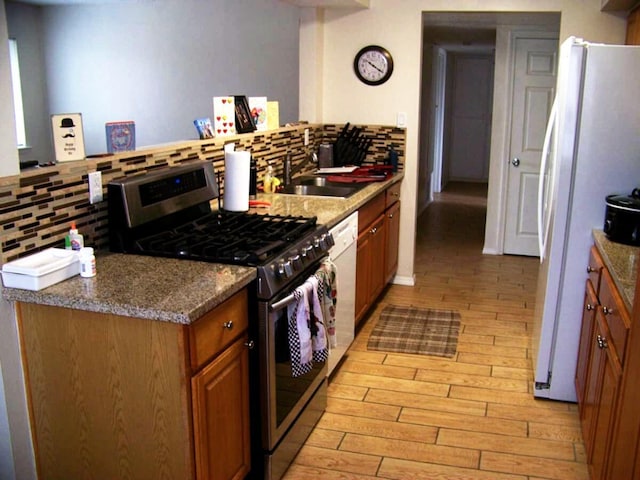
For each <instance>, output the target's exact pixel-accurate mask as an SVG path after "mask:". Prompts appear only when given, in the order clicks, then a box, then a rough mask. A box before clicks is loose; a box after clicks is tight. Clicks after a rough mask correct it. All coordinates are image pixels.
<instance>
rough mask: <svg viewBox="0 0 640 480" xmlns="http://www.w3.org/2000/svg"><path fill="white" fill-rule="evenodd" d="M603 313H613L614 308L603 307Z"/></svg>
mask: <svg viewBox="0 0 640 480" xmlns="http://www.w3.org/2000/svg"><path fill="white" fill-rule="evenodd" d="M602 313H604V314H605V315H613V308H609V307H602Z"/></svg>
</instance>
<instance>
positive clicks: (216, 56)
mask: <svg viewBox="0 0 640 480" xmlns="http://www.w3.org/2000/svg"><path fill="white" fill-rule="evenodd" d="M7 10H8V11H9V8H7ZM34 10H35V11H37V12H38V13H39V16H40V18H41V24H42V33H41V36H42V45H43V57H44V65H43V70H44V72H45V75H46V78H47V82H46V87H47V95H48V102H49V104H48V106H47V108H46V110H45V111H44V112H42V111H41V112H39V113H40V116H41V117H44V118H46V119H47V120H48V119H49V114H50V113H73V112H81V113H82V116H83V125H84V138H85V150H86V152H87V154H96V153H103V152H105V151H106V138H105V127H104V124H105V123H106V122H109V121H116V120H134V121H135V122H136V140H137V142H136V143H137V145H138V146H148V145H155V144H160V143H166V142H174V141H180V140H186V139H196V138H197V132H196V129H195V127H194V125H193V120H194V119H195V118H198V117H213V103H212V98H213V97H214V96H217V95H247V96H263V95H264V96H267V97H268V98H269V99H270V100H278V101H279V102H280V119H281V122H282V123H285V122H293V121H296V120H298V99H299V95H298V83H299V79H298V47H299V41H298V39H299V16H300V11H299V9H298V8H297V7H295V6H292V5H288V4H285V3H282V2H280V1H278V0H261V1H260V2H254V1H248V0H244V1H234V2H229V1H227V0H208V1H206V2H203V1H200V0H165V1H162V2H134V1H125V2H118V3H109V4H90V5H72V4H71V5H64V6H47V7H33V6H29V5H22V4H12V5H11V13H15V12H16V11H30V13H29V17H33V13H32V12H33V11H34ZM24 17H25V15H22V16H20V15H16V14H12V15H10V16H9V15H8V20H9V22H10V25H9V29H10V30H14V31H15V32H16V34H17V35H20V36H22V34H23V32H24V28H23V26H24V20H25V18H24ZM14 19H17V20H21V23H19V24H17V25H15V29H14V28H12V27H14V24H13V21H14ZM36 20H37V19H36ZM22 43H25V47H26V42H21V43H19V45H18V48H21V44H22ZM31 43H33V42H31ZM36 133H37V132H36ZM44 136H45V139H44V140H46V143H47V146H49V148H48V151H47V152H45V153H47V154H48V155H49V158H45V159H40V160H41V161H42V160H43V161H51V160H53V159H54V156H53V152H52V148H51V139H50V137H51V135H50V126H49V124H48V123H47V128H46V129H45V131H44Z"/></svg>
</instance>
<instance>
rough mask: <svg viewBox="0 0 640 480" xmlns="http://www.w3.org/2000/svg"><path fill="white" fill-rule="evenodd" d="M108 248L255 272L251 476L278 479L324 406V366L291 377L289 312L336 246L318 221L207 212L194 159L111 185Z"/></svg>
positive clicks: (211, 186) (210, 195) (209, 191)
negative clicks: (296, 295)
mask: <svg viewBox="0 0 640 480" xmlns="http://www.w3.org/2000/svg"><path fill="white" fill-rule="evenodd" d="M108 195H109V197H108V202H109V235H110V248H111V250H112V251H116V252H123V253H132V254H138V255H154V256H165V257H172V258H184V259H189V260H197V261H205V262H214V263H226V264H235V265H244V266H254V267H256V269H257V280H256V282H255V284H254V285H252V287H251V293H252V294H251V295H250V298H251V305H250V306H249V311H250V312H251V313H250V327H249V328H250V336H251V337H252V338H257V340H258V341H257V342H256V348H254V349H253V350H252V351H251V352H250V359H251V363H250V365H251V368H250V372H251V379H250V380H251V415H252V418H251V424H252V452H253V455H252V458H253V460H252V478H265V479H279V478H280V477H281V476H282V475H283V474H284V472H285V470H286V469H287V467H288V466H289V464H290V463H291V461H292V460H293V458H294V457H295V455H296V454H297V452H298V450H299V448H300V447H301V446H302V444H303V443H304V441H305V439H306V437H307V436H308V434H309V433H310V432H311V429H312V428H313V426H314V425H315V423H316V422H317V421H318V419H319V418H320V416H321V415H322V412H323V411H324V408H325V406H326V384H327V383H326V377H327V366H326V363H325V362H316V363H315V364H314V365H313V368H312V369H311V371H309V372H307V373H305V374H304V375H301V376H297V377H294V376H293V375H292V374H291V360H290V353H289V341H288V336H287V331H288V328H287V327H288V318H287V305H288V304H289V303H291V302H292V301H293V300H294V297H293V295H292V293H291V292H292V291H293V290H294V289H295V288H296V287H298V286H300V285H302V284H303V283H304V282H305V281H306V280H307V278H308V277H309V276H311V275H313V274H314V273H315V271H316V270H317V269H318V267H319V265H320V263H321V262H322V260H323V259H324V258H326V256H327V255H328V251H329V249H330V248H331V247H332V246H333V238H332V237H331V234H330V233H329V232H328V231H327V229H326V228H325V227H323V226H320V225H317V223H316V218H315V217H312V218H303V217H296V216H280V215H260V214H255V213H248V212H225V211H224V210H214V209H212V207H211V202H212V201H215V199H216V198H217V197H218V188H217V185H216V181H215V175H214V170H213V166H212V164H211V163H209V162H192V163H188V164H184V165H181V166H176V167H167V168H163V169H158V170H156V171H151V172H148V173H145V174H142V175H135V176H130V177H123V178H120V179H116V180H114V181H112V182H110V183H109V185H108Z"/></svg>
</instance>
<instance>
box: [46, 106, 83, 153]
mask: <svg viewBox="0 0 640 480" xmlns="http://www.w3.org/2000/svg"><path fill="white" fill-rule="evenodd" d="M51 131H52V134H53V146H54V147H55V151H56V161H58V162H68V161H73V160H84V159H85V153H84V134H83V130H82V114H81V113H62V114H54V115H51Z"/></svg>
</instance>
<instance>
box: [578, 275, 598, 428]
mask: <svg viewBox="0 0 640 480" xmlns="http://www.w3.org/2000/svg"><path fill="white" fill-rule="evenodd" d="M597 306H598V297H597V296H596V292H595V290H594V288H593V284H592V283H591V280H587V284H586V289H585V292H584V304H583V308H582V329H581V331H580V346H579V349H578V365H577V367H576V378H575V383H576V395H577V397H578V406H579V407H580V418H583V414H584V408H583V406H584V397H585V389H586V388H587V375H588V374H589V357H590V356H591V349H592V348H593V344H592V341H591V338H592V337H593V324H594V322H595V318H596V307H597Z"/></svg>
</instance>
